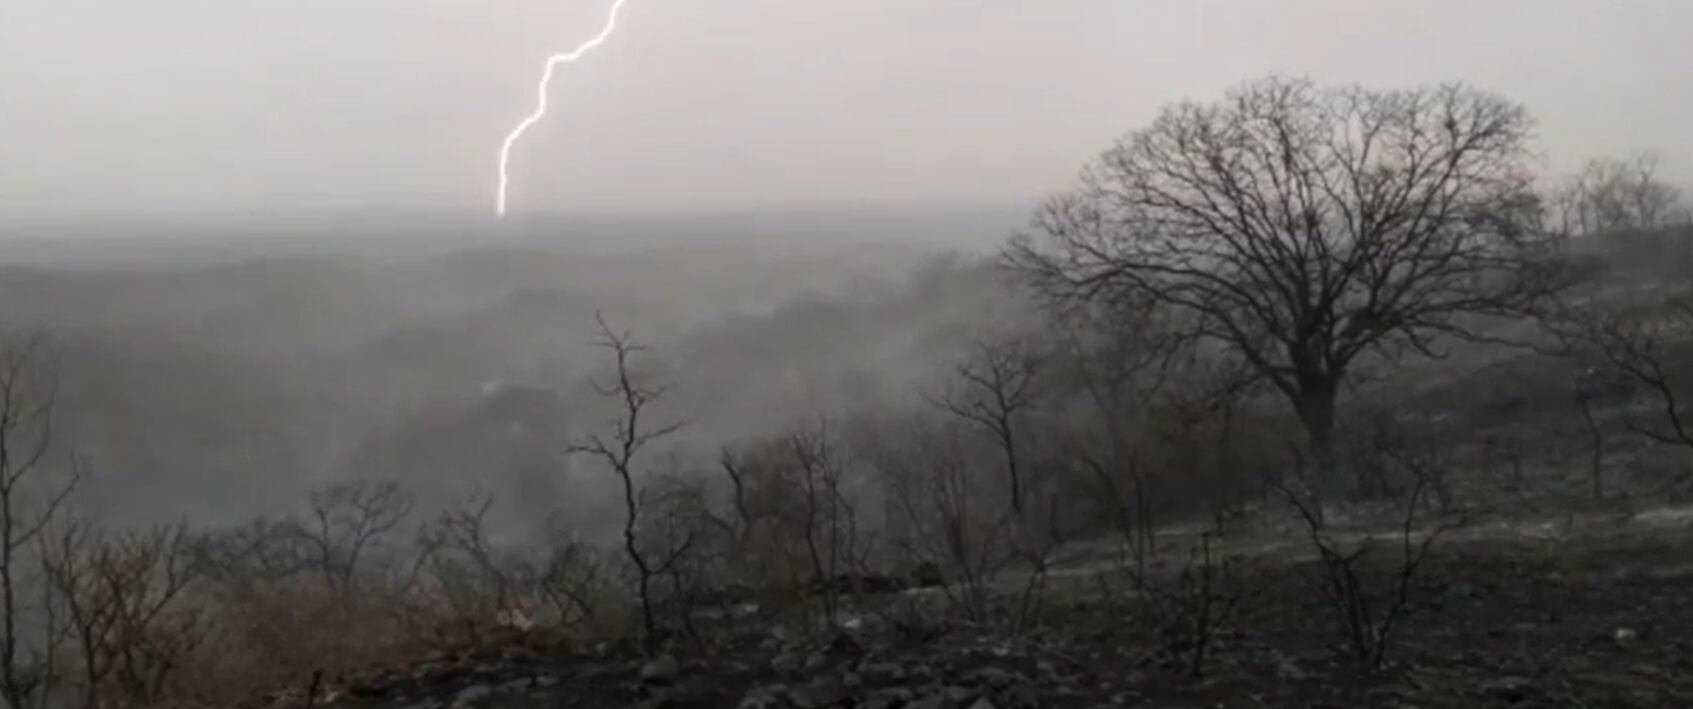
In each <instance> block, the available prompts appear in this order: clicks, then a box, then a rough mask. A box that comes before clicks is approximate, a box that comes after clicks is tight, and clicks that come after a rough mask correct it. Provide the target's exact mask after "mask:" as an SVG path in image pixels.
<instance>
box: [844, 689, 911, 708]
mask: <svg viewBox="0 0 1693 709" xmlns="http://www.w3.org/2000/svg"><path fill="white" fill-rule="evenodd" d="M915 696H916V694H915V693H914V692H912V691H911V690H910V689H909V688H907V687H888V688H886V689H881V690H877V691H876V692H873V693H871V694H870V696H868V697H865V698H864V699H863V700H861V701H859V703H858V705H859V709H892V707H909V706H911V700H912V698H913V697H915Z"/></svg>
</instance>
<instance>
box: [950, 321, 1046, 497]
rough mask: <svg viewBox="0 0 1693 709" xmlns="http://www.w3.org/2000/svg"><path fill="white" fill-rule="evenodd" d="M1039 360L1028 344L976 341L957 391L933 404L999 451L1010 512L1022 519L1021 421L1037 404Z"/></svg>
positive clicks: (962, 366)
mask: <svg viewBox="0 0 1693 709" xmlns="http://www.w3.org/2000/svg"><path fill="white" fill-rule="evenodd" d="M1039 369H1040V357H1039V355H1038V354H1037V353H1036V352H1035V351H1034V349H1033V348H1032V347H1031V346H1029V345H1028V344H1027V343H1024V342H1018V341H1014V340H1006V341H1003V342H994V343H990V342H986V341H981V340H978V341H977V342H976V343H975V345H974V349H973V351H972V353H971V355H970V356H969V357H968V358H967V359H965V361H964V362H962V363H960V364H959V365H958V371H957V377H958V383H959V386H958V387H957V388H954V389H952V390H950V391H948V392H947V393H946V394H944V395H942V396H941V397H939V398H938V399H937V400H936V403H937V404H938V405H939V406H940V407H941V408H943V409H946V410H947V411H949V412H951V413H952V414H953V415H954V416H957V417H959V418H961V419H963V420H965V421H969V422H970V423H972V424H975V425H977V426H980V427H981V428H982V429H983V430H985V431H986V432H987V433H988V434H989V435H991V436H993V439H994V443H995V444H996V445H998V446H999V452H1000V455H1001V456H1002V459H1003V464H1004V467H1005V476H1006V489H1007V492H1008V493H1009V494H1010V504H1011V510H1012V512H1013V513H1015V514H1017V515H1019V516H1021V515H1022V514H1023V493H1024V488H1025V481H1024V480H1023V468H1022V459H1021V457H1020V456H1019V455H1018V451H1017V448H1018V439H1019V438H1021V437H1022V435H1023V433H1022V430H1021V428H1020V426H1019V425H1018V424H1019V419H1021V418H1022V417H1023V416H1024V415H1026V414H1027V413H1028V410H1029V409H1030V407H1032V406H1033V405H1034V401H1035V388H1034V385H1035V376H1036V374H1037V373H1038V372H1039Z"/></svg>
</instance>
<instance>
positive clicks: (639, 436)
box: [567, 313, 681, 654]
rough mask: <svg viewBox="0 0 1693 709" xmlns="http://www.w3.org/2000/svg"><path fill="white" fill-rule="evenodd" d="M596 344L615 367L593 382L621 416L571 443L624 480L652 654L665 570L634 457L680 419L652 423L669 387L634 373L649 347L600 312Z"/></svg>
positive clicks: (626, 530)
mask: <svg viewBox="0 0 1693 709" xmlns="http://www.w3.org/2000/svg"><path fill="white" fill-rule="evenodd" d="M594 320H595V322H597V323H599V327H600V339H599V342H598V345H599V346H600V347H602V348H605V349H606V350H607V351H608V352H610V353H611V357H612V364H613V366H614V368H615V371H614V373H613V375H612V379H611V380H610V381H609V382H595V383H594V390H595V391H596V392H597V393H599V394H600V395H601V396H604V397H608V398H612V399H615V400H616V401H617V402H618V404H619V413H618V415H617V416H616V417H615V418H614V419H613V420H612V421H611V422H610V423H611V433H610V434H609V435H602V434H593V435H591V436H589V437H588V438H587V439H586V440H584V441H582V442H580V443H576V444H573V445H571V446H570V447H569V448H568V449H567V450H568V451H569V452H570V453H572V454H586V455H590V456H593V457H595V458H597V459H599V460H601V461H603V462H604V463H605V464H606V466H607V467H609V468H611V471H612V472H613V473H615V474H616V475H617V478H618V480H619V481H620V482H621V483H622V485H623V512H624V515H623V549H624V553H626V554H627V555H628V556H629V562H630V563H631V564H632V565H634V567H635V572H636V591H637V593H638V595H639V598H640V601H641V627H642V632H643V635H642V646H643V648H644V649H645V650H646V651H647V653H648V654H653V653H656V652H657V651H658V619H657V617H656V616H655V614H654V608H653V588H652V582H653V579H654V577H655V576H656V575H657V574H658V573H659V572H660V571H661V569H660V568H658V567H657V566H656V565H655V564H654V560H651V559H648V558H647V555H646V554H645V553H643V551H642V549H641V543H640V538H639V535H638V531H639V529H640V523H641V519H640V517H641V505H640V500H641V495H640V486H639V485H638V484H637V482H636V479H635V477H636V475H637V474H638V473H637V471H636V469H635V457H636V456H637V455H639V454H640V453H641V452H642V451H643V450H645V449H646V448H647V447H648V446H650V445H652V444H653V443H654V442H656V441H658V440H660V439H662V438H664V437H665V436H668V435H670V434H672V433H675V432H676V431H677V430H678V429H680V428H681V424H680V423H671V424H664V425H659V426H653V425H651V424H649V423H648V422H647V421H646V419H645V416H646V415H647V414H648V413H649V411H648V408H649V407H650V406H651V405H652V404H653V402H655V401H657V400H659V399H660V398H662V397H663V396H664V392H665V388H664V387H662V386H653V385H649V384H646V383H643V382H642V381H640V379H639V377H638V376H637V375H636V373H635V369H634V362H633V361H632V360H633V359H634V357H635V356H636V355H639V354H641V353H643V352H646V351H648V349H649V348H648V347H646V346H644V345H640V344H636V343H635V341H634V340H633V338H632V337H631V335H630V334H629V333H628V332H621V331H618V330H614V329H612V327H611V325H609V324H607V323H606V321H605V318H604V317H602V316H601V315H600V314H599V313H595V314H594Z"/></svg>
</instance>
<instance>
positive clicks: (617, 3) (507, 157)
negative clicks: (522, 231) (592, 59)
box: [494, 0, 627, 217]
mask: <svg viewBox="0 0 1693 709" xmlns="http://www.w3.org/2000/svg"><path fill="white" fill-rule="evenodd" d="M624 2H627V0H613V2H612V4H611V14H610V15H609V16H608V17H607V18H606V22H605V27H604V28H603V29H601V30H600V33H599V34H597V35H594V36H593V37H592V38H591V39H589V40H588V41H586V42H583V43H582V44H581V45H580V46H578V47H577V48H576V49H574V50H572V51H570V52H566V53H563V54H554V55H552V56H550V57H547V68H546V71H544V72H542V73H541V83H540V84H539V85H537V86H536V88H535V93H536V95H537V96H538V99H539V100H538V101H536V104H535V112H534V113H531V114H529V115H528V116H527V117H525V118H524V119H523V122H521V123H518V124H517V127H516V128H513V129H512V130H511V132H510V133H507V134H506V140H505V142H504V143H502V144H501V145H500V192H499V196H498V197H497V198H496V201H495V203H494V213H495V214H496V215H498V216H501V217H504V216H505V215H506V190H507V189H509V188H510V186H511V173H510V168H511V149H512V146H514V145H517V141H518V140H520V139H522V138H523V134H524V133H526V132H528V131H529V128H530V126H533V125H535V124H536V123H537V122H539V121H540V120H541V119H542V118H544V117H546V115H547V88H548V85H549V84H551V83H552V81H553V73H554V71H555V70H557V69H558V67H559V65H561V64H571V63H574V62H575V61H576V60H577V59H581V58H582V56H583V55H585V54H587V53H588V52H591V51H593V50H594V48H595V47H598V46H600V45H601V44H604V43H605V41H606V39H608V38H610V37H611V33H612V32H614V31H616V30H617V13H618V12H620V11H621V10H622V9H623V3H624Z"/></svg>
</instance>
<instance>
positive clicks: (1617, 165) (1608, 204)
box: [1553, 153, 1682, 236]
mask: <svg viewBox="0 0 1693 709" xmlns="http://www.w3.org/2000/svg"><path fill="white" fill-rule="evenodd" d="M1658 165H1659V159H1658V156H1657V155H1656V154H1653V153H1636V154H1634V155H1631V156H1628V157H1626V158H1599V159H1595V160H1590V161H1588V162H1587V163H1586V164H1585V165H1583V166H1582V168H1581V170H1580V171H1579V172H1577V173H1576V174H1575V175H1572V176H1571V177H1569V178H1568V179H1567V180H1566V181H1565V183H1564V185H1563V186H1562V187H1560V188H1559V189H1558V190H1557V192H1556V193H1555V194H1554V195H1553V206H1554V207H1555V208H1556V210H1557V216H1558V218H1559V225H1560V227H1561V229H1562V230H1563V232H1564V233H1567V234H1570V235H1572V236H1586V235H1590V234H1599V233H1606V232H1617V231H1626V230H1638V229H1654V228H1657V227H1660V226H1667V225H1669V224H1671V223H1673V222H1674V220H1675V219H1676V218H1678V217H1680V216H1681V215H1682V210H1681V208H1680V205H1681V193H1680V191H1679V190H1677V189H1676V188H1675V187H1673V186H1671V185H1669V184H1668V183H1666V182H1664V181H1662V180H1661V179H1659V178H1658Z"/></svg>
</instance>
